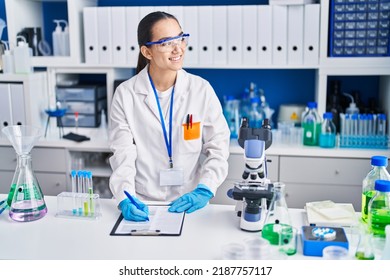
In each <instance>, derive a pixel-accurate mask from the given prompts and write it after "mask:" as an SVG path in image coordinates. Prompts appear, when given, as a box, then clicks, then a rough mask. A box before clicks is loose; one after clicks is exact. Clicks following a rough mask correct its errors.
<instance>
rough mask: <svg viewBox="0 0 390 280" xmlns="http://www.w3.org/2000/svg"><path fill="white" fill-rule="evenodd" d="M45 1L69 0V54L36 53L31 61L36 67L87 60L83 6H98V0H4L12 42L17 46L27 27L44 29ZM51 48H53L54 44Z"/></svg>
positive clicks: (10, 40) (65, 0)
mask: <svg viewBox="0 0 390 280" xmlns="http://www.w3.org/2000/svg"><path fill="white" fill-rule="evenodd" d="M42 2H66V5H67V10H68V18H67V20H68V26H69V42H70V56H69V57H68V56H63V57H54V56H34V57H33V58H32V65H33V66H35V67H47V66H58V65H69V64H72V65H74V64H79V63H80V61H83V60H84V53H83V50H84V48H83V45H84V44H83V42H84V37H83V33H82V28H80V27H81V26H82V10H83V8H84V7H88V6H96V5H97V2H98V1H97V0H5V9H6V14H7V29H8V38H9V42H10V44H11V45H13V46H16V35H17V33H19V32H20V31H21V30H22V29H23V28H25V27H40V28H41V29H42V30H44V23H43V22H44V9H43V5H42ZM53 30H54V24H53ZM53 30H45V31H44V32H50V34H51V32H53ZM42 35H43V34H42ZM50 36H51V35H50ZM42 37H44V36H42ZM51 49H53V48H52V46H51Z"/></svg>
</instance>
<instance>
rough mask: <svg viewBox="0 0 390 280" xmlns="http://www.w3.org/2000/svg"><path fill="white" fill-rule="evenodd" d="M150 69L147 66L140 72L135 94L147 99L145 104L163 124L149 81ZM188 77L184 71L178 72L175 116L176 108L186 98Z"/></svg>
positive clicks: (174, 104) (174, 102)
mask: <svg viewBox="0 0 390 280" xmlns="http://www.w3.org/2000/svg"><path fill="white" fill-rule="evenodd" d="M148 68H149V66H146V67H145V68H144V69H142V70H141V72H139V74H138V78H137V81H136V84H135V92H136V93H137V94H141V95H145V99H144V102H145V104H146V105H147V106H148V108H149V109H150V110H151V111H152V112H153V114H154V115H155V117H156V118H157V119H158V121H159V122H161V120H160V115H159V112H158V108H157V102H156V98H155V96H154V92H153V88H152V85H151V84H150V81H149V76H148ZM186 76H187V72H186V71H185V70H183V69H181V70H179V71H178V72H177V77H176V83H175V94H174V100H173V115H174V116H175V111H177V109H175V108H180V106H181V104H182V102H183V100H184V98H185V95H186V93H187V90H186V89H187V86H186V84H187V83H186ZM173 119H175V117H173Z"/></svg>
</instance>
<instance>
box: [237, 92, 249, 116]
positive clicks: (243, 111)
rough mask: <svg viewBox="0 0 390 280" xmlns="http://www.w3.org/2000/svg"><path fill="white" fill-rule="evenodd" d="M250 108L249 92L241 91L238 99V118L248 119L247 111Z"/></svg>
mask: <svg viewBox="0 0 390 280" xmlns="http://www.w3.org/2000/svg"><path fill="white" fill-rule="evenodd" d="M250 109H251V101H250V98H249V92H247V91H245V92H243V93H242V96H241V100H240V119H242V118H243V117H246V118H248V119H249V112H250Z"/></svg>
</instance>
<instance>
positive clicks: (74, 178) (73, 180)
mask: <svg viewBox="0 0 390 280" xmlns="http://www.w3.org/2000/svg"><path fill="white" fill-rule="evenodd" d="M70 174H71V176H72V196H73V210H72V213H73V215H76V214H77V207H76V204H77V203H76V192H77V186H76V175H77V173H76V170H72V171H71V173H70Z"/></svg>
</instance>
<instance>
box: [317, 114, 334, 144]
mask: <svg viewBox="0 0 390 280" xmlns="http://www.w3.org/2000/svg"><path fill="white" fill-rule="evenodd" d="M323 117H324V121H323V122H322V125H321V134H320V147H322V148H334V147H335V146H336V126H335V124H334V123H333V121H332V118H333V114H332V113H331V112H326V113H324V115H323Z"/></svg>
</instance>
